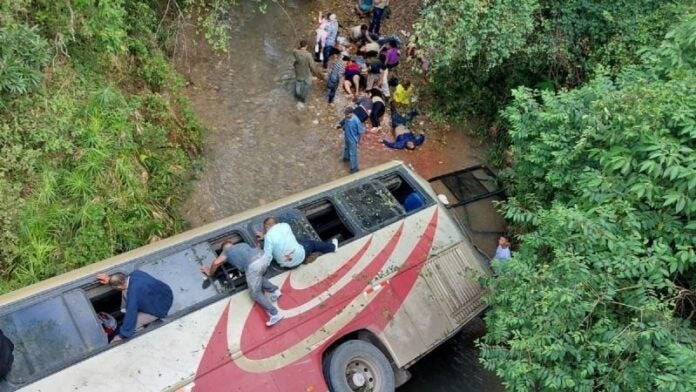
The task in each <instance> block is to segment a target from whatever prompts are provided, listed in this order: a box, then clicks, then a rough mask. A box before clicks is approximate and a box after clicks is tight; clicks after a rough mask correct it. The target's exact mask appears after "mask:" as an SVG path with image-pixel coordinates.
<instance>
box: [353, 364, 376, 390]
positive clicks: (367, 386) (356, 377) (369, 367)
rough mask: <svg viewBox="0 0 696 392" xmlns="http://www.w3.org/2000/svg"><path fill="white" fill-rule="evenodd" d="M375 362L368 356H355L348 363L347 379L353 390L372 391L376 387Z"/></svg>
mask: <svg viewBox="0 0 696 392" xmlns="http://www.w3.org/2000/svg"><path fill="white" fill-rule="evenodd" d="M374 366H375V365H374V364H373V363H372V362H371V361H370V360H369V359H367V358H363V357H357V358H353V359H352V360H351V361H350V362H348V364H347V365H346V381H348V385H349V386H350V389H352V390H353V391H372V390H374V387H375V371H374V370H373V369H374Z"/></svg>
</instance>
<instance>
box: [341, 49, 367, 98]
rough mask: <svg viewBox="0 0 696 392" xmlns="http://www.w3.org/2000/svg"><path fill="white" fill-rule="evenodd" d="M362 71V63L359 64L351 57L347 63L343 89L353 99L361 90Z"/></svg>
mask: <svg viewBox="0 0 696 392" xmlns="http://www.w3.org/2000/svg"><path fill="white" fill-rule="evenodd" d="M362 71H363V70H362V68H361V67H360V64H358V63H357V62H356V61H355V59H354V58H350V59H349V60H348V62H347V63H346V72H345V75H344V81H343V89H344V90H345V91H346V93H347V94H348V96H349V97H350V98H351V99H352V98H355V97H357V96H358V92H359V91H360V74H361V73H362ZM353 88H355V93H353V91H352V89H353Z"/></svg>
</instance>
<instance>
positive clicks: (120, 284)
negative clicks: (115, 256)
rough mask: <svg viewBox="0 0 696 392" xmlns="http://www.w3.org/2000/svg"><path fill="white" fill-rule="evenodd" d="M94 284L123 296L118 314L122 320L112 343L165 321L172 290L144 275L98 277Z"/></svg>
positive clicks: (170, 303)
mask: <svg viewBox="0 0 696 392" xmlns="http://www.w3.org/2000/svg"><path fill="white" fill-rule="evenodd" d="M97 280H98V281H99V283H101V284H108V285H109V286H111V288H112V289H114V290H118V291H120V292H121V293H122V298H121V312H123V313H125V317H124V318H123V324H121V327H120V328H119V331H118V334H117V335H116V336H115V337H114V339H113V340H112V341H111V342H112V343H114V342H118V341H119V340H122V339H128V338H130V337H131V336H133V334H135V332H136V331H138V330H140V329H142V328H144V327H145V326H147V325H148V324H150V323H152V322H153V321H155V320H158V319H162V318H165V317H167V313H169V309H170V308H171V307H172V302H173V300H174V296H173V294H172V289H171V288H170V287H169V286H168V285H167V284H166V283H164V282H162V281H161V280H157V279H155V278H154V277H152V276H151V275H150V274H148V273H146V272H143V271H137V270H136V271H133V272H131V273H130V275H126V274H124V273H122V272H117V273H115V274H112V275H111V276H109V275H107V274H104V273H101V274H98V275H97Z"/></svg>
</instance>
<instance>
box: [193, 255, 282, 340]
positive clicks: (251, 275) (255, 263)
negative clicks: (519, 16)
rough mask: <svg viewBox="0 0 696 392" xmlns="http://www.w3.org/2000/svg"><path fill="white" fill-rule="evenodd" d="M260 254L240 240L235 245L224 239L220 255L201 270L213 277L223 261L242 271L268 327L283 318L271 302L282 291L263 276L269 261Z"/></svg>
mask: <svg viewBox="0 0 696 392" xmlns="http://www.w3.org/2000/svg"><path fill="white" fill-rule="evenodd" d="M262 256H263V251H262V250H261V249H258V248H252V247H251V246H249V244H246V243H244V242H241V243H239V244H236V245H235V244H234V243H233V242H232V241H225V242H223V243H222V252H221V253H220V256H218V257H217V258H216V259H215V260H213V263H212V264H211V265H210V267H203V268H201V272H203V273H204V274H205V275H206V276H208V277H214V276H215V272H216V271H217V269H218V268H219V267H220V265H222V264H224V263H229V264H232V265H233V266H234V267H235V268H237V269H238V270H239V271H240V272H243V273H244V276H245V278H246V282H247V286H248V288H249V295H250V296H251V299H252V300H254V302H256V303H257V304H259V305H261V307H262V308H264V309H265V310H266V313H268V315H269V319H268V321H267V322H266V325H267V326H269V327H270V326H273V325H275V324H276V323H277V322H278V321H280V320H282V319H283V315H282V314H281V313H280V312H278V308H276V307H275V306H273V304H272V302H277V301H278V298H280V296H281V295H282V293H281V292H280V289H279V288H278V286H276V285H274V284H273V283H271V281H269V280H268V278H266V277H265V276H264V275H265V274H266V270H267V269H268V266H269V265H270V264H271V261H270V259H268V258H266V259H264V258H263V257H262ZM264 292H266V293H270V295H271V299H270V301H269V300H268V298H266V296H265V295H264Z"/></svg>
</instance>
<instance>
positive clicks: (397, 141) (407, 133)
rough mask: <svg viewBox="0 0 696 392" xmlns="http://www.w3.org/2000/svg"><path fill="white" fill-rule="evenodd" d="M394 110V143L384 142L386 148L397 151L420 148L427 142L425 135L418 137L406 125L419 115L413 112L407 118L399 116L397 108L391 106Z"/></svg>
mask: <svg viewBox="0 0 696 392" xmlns="http://www.w3.org/2000/svg"><path fill="white" fill-rule="evenodd" d="M391 110H392V129H393V131H394V141H393V142H390V141H387V140H382V143H384V145H385V146H386V147H389V148H393V149H395V150H403V149H407V150H415V149H416V147H418V146H420V145H422V144H423V142H425V134H423V133H421V134H420V135H418V136H416V135H415V134H414V133H413V132H411V130H409V129H408V127H406V125H407V124H408V123H409V122H411V121H412V120H413V117H415V116H416V115H418V113H417V112H416V111H411V113H409V114H408V115H406V116H402V115H401V114H399V112H398V110H396V107H395V106H394V105H393V103H392V106H391Z"/></svg>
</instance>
